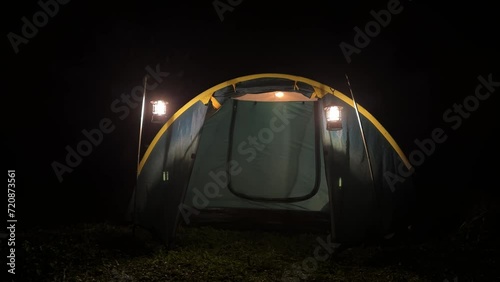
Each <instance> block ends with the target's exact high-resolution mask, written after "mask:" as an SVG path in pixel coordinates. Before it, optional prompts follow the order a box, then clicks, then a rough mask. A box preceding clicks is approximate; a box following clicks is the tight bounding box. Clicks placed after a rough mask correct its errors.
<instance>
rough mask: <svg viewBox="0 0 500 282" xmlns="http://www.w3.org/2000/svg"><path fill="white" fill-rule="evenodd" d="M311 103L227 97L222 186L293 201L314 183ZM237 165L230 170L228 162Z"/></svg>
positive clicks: (315, 137) (316, 161)
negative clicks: (224, 182) (228, 118)
mask: <svg viewBox="0 0 500 282" xmlns="http://www.w3.org/2000/svg"><path fill="white" fill-rule="evenodd" d="M317 111H318V106H317V103H314V102H250V101H238V100H233V104H232V114H231V122H230V128H229V136H228V141H229V142H228V143H229V144H228V153H227V164H228V165H227V175H228V177H229V181H228V189H229V191H231V193H233V194H234V195H236V196H238V197H240V198H244V199H247V200H253V201H267V202H297V201H303V200H307V199H309V198H311V197H313V196H314V195H315V194H316V193H317V192H318V188H319V185H320V178H321V163H320V159H321V156H320V145H319V142H320V140H319V139H320V138H319V130H318V128H317V127H318V124H319V122H318V121H317V120H316V119H317V114H316V112H317ZM234 165H237V166H238V167H239V168H240V169H239V170H238V171H236V172H237V173H235V172H234V171H231V166H234Z"/></svg>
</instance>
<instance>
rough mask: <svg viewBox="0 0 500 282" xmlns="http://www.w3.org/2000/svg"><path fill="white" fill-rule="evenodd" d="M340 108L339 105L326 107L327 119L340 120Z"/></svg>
mask: <svg viewBox="0 0 500 282" xmlns="http://www.w3.org/2000/svg"><path fill="white" fill-rule="evenodd" d="M340 118H341V117H340V108H339V107H338V106H331V107H328V108H326V120H327V121H340Z"/></svg>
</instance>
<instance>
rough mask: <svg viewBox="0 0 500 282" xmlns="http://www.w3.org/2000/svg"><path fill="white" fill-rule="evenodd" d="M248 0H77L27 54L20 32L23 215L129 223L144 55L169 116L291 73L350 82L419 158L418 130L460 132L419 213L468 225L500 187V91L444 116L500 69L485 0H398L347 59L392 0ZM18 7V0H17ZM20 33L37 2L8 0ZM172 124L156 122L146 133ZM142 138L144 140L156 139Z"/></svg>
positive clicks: (424, 191)
mask: <svg viewBox="0 0 500 282" xmlns="http://www.w3.org/2000/svg"><path fill="white" fill-rule="evenodd" d="M269 2H271V1H261V0H259V1H258V0H245V1H243V2H242V3H241V4H240V5H238V6H236V7H234V10H233V11H231V12H225V13H224V20H223V21H221V20H220V19H219V17H218V15H217V13H216V11H215V9H214V7H213V3H212V1H176V2H170V1H116V2H114V3H109V2H103V1H101V2H98V1H78V0H73V1H71V2H69V3H68V4H65V5H60V10H59V12H58V13H57V14H56V15H55V16H54V17H53V18H51V19H50V20H49V22H48V24H47V25H45V26H44V27H42V28H40V29H39V31H38V33H37V34H36V36H35V37H33V38H32V39H30V40H29V43H27V44H21V45H20V46H19V53H18V54H15V53H14V51H13V49H12V46H11V44H10V43H9V40H8V38H7V36H5V37H4V47H6V48H4V49H3V50H4V51H3V53H4V54H5V55H6V59H5V61H6V62H7V63H6V64H4V74H5V75H6V82H7V85H10V86H9V87H8V88H7V89H8V90H6V91H5V92H4V93H3V94H4V98H5V102H4V109H5V113H8V115H7V120H6V124H7V128H6V129H5V130H6V131H5V133H4V134H5V135H6V136H7V140H8V143H7V144H6V145H4V146H5V147H4V150H5V152H6V153H5V154H6V155H7V157H6V158H5V161H6V165H7V167H8V169H16V173H17V174H16V178H17V182H16V183H17V195H16V197H17V198H16V203H17V206H16V208H17V213H18V220H19V224H18V225H19V226H21V228H22V227H23V226H24V227H29V226H30V225H31V224H43V225H50V224H60V223H62V224H65V223H73V222H77V221H100V220H121V216H122V215H123V212H124V211H125V209H126V207H127V204H128V200H129V197H130V195H131V191H132V189H133V187H134V181H135V171H136V162H137V146H138V134H139V124H140V107H137V108H135V109H133V110H132V112H131V113H130V115H129V116H128V117H127V118H125V119H123V120H120V119H119V118H118V115H117V114H116V113H114V112H112V111H111V109H110V105H111V104H112V102H113V101H114V100H116V99H119V98H120V95H121V94H122V93H125V94H130V91H131V90H132V88H133V87H134V86H137V85H141V83H142V78H143V77H144V75H145V74H146V71H145V67H146V66H148V65H149V66H151V67H152V68H153V69H154V68H155V67H156V65H157V64H160V69H161V71H165V72H169V73H170V75H169V76H168V77H167V78H166V79H165V80H164V81H163V82H162V83H161V85H160V86H159V87H158V88H157V89H156V90H155V91H153V92H151V93H148V95H151V97H153V96H158V97H160V96H163V97H165V98H166V99H168V101H169V103H170V104H169V110H170V114H172V113H173V112H174V111H175V110H177V109H179V108H180V107H181V106H182V105H183V104H184V103H186V102H187V101H189V100H190V99H192V98H193V97H194V96H196V95H197V94H199V93H201V92H202V91H203V90H205V89H207V88H209V87H211V86H213V85H216V84H218V83H220V82H223V81H226V80H228V79H232V78H236V77H239V76H242V75H248V74H254V73H268V72H279V73H288V74H293V75H299V76H303V77H307V78H310V79H313V80H316V81H319V82H321V83H324V84H327V85H330V86H332V87H334V88H336V89H339V90H340V91H342V92H344V93H345V94H348V93H349V92H348V88H347V86H346V81H345V77H344V75H345V74H346V73H347V74H348V75H349V77H350V80H351V84H352V87H353V91H354V93H355V95H356V100H357V102H359V103H360V104H361V105H362V106H363V107H365V108H366V109H367V110H368V111H370V112H371V113H372V114H373V115H374V116H375V117H376V118H377V119H378V120H379V121H380V122H381V123H382V124H383V125H384V126H385V128H386V129H387V130H388V131H389V132H390V133H391V135H392V136H393V137H394V138H395V140H396V141H397V142H398V143H399V145H400V146H401V148H402V149H403V151H404V152H405V153H406V154H409V153H411V152H412V151H414V150H416V149H417V147H416V145H415V143H414V140H415V139H419V140H422V139H425V138H429V137H431V131H432V130H433V129H434V128H437V127H440V128H443V129H444V130H445V132H446V134H447V136H448V139H447V140H446V141H445V142H444V143H442V144H438V145H437V147H436V150H435V153H433V154H432V155H430V156H429V157H427V158H426V159H425V162H424V163H423V164H422V165H421V166H418V167H417V170H416V174H415V176H416V179H417V183H418V184H419V186H418V190H417V191H418V193H417V195H418V202H419V212H418V213H419V214H420V215H423V216H422V217H421V218H420V220H421V221H427V222H428V226H431V227H436V228H438V229H439V228H442V226H445V225H447V224H455V223H456V222H455V221H457V220H459V219H460V217H461V216H463V215H464V213H466V211H467V210H468V209H469V208H470V207H471V206H472V205H474V203H475V202H474V201H475V200H477V199H478V197H480V196H481V195H483V196H484V197H486V198H488V199H493V197H494V196H498V193H496V188H495V187H497V186H498V185H497V184H496V183H495V182H496V181H497V174H498V171H497V168H498V147H497V146H498V141H497V139H496V136H497V130H498V117H496V114H497V111H496V110H497V108H496V104H497V103H498V97H497V96H498V93H500V90H498V89H499V88H497V91H496V92H494V93H492V95H491V96H490V97H489V98H488V99H487V100H486V101H484V102H481V104H480V106H479V108H478V109H477V110H476V111H474V112H472V113H471V115H470V117H469V118H468V119H464V120H463V124H462V125H461V126H460V127H459V128H458V129H457V130H452V129H451V127H450V125H451V124H450V123H446V122H444V121H443V117H442V116H443V113H444V112H445V111H446V110H447V109H448V108H450V107H452V106H453V104H454V103H458V104H460V103H462V102H463V100H464V98H465V97H467V96H469V95H473V94H474V91H475V88H476V86H477V85H478V83H479V82H478V80H477V77H478V76H479V75H482V76H483V77H487V76H488V75H489V74H492V76H493V80H495V81H500V72H499V69H498V50H499V48H498V47H499V44H498V37H499V36H498V27H499V25H498V21H497V20H496V18H498V17H497V15H496V13H495V9H494V8H493V7H492V5H488V4H487V1H474V2H471V3H467V4H465V2H464V4H461V2H453V4H436V3H429V2H424V1H417V0H413V1H408V0H406V1H401V6H402V7H403V10H402V12H401V13H399V14H397V15H393V16H392V18H391V22H390V23H389V25H388V26H387V27H383V28H382V29H381V31H380V33H379V34H378V35H377V36H375V37H374V38H372V39H371V42H370V43H369V45H368V46H367V47H365V48H363V49H362V50H361V52H360V53H359V54H353V55H352V62H351V63H350V64H348V63H347V62H346V59H345V58H344V56H343V54H342V51H341V49H340V48H339V44H340V43H341V42H346V43H348V44H351V45H353V44H354V43H353V38H354V35H355V32H354V30H353V28H354V27H356V26H357V27H360V28H361V29H363V28H364V27H365V25H366V24H367V23H368V22H369V21H371V20H373V18H372V16H371V15H370V11H371V10H375V11H379V10H381V9H386V8H387V3H388V1H364V2H360V1H323V2H321V1H317V2H316V1H296V2H293V1H283V2H277V1H272V4H271V3H269ZM4 5H7V4H4ZM8 5H9V6H11V7H9V8H6V9H5V10H4V13H3V16H4V18H5V19H7V20H6V22H5V24H4V26H5V27H6V28H7V30H6V31H5V32H4V34H5V35H7V34H8V33H9V32H14V33H16V34H18V35H21V27H22V25H23V23H22V21H21V17H23V16H26V17H28V18H29V19H31V17H32V16H33V14H34V13H35V12H36V11H38V10H40V7H39V5H38V4H37V3H36V2H35V1H32V2H24V3H23V2H18V3H17V4H16V5H17V6H13V5H14V4H13V3H9V4H8ZM103 118H110V119H111V120H112V121H113V124H114V125H115V126H116V129H115V130H114V131H113V132H112V133H109V134H105V135H104V140H103V142H102V143H101V144H100V145H99V146H97V147H94V148H93V150H92V153H91V154H90V155H89V156H87V157H84V158H83V161H82V163H81V164H80V165H79V166H77V167H76V168H74V171H73V172H72V173H66V174H64V175H63V177H64V180H63V182H62V183H60V182H59V181H58V179H57V177H56V175H55V173H54V171H53V169H52V167H51V164H52V163H53V162H54V161H58V162H60V163H63V164H64V159H65V156H66V153H67V152H66V150H65V147H66V146H68V145H69V146H71V147H72V148H75V147H76V145H77V144H78V142H80V141H81V140H84V139H85V137H84V136H83V135H82V133H81V131H82V130H83V129H86V130H90V129H93V128H97V127H98V126H99V122H100V121H101V120H102V119H103ZM159 128H160V125H158V124H151V123H149V121H148V119H146V121H145V123H144V136H143V138H144V139H143V144H148V143H149V142H151V140H152V139H153V137H154V135H155V133H156V132H157V131H158V130H159ZM144 150H145V148H143V151H144Z"/></svg>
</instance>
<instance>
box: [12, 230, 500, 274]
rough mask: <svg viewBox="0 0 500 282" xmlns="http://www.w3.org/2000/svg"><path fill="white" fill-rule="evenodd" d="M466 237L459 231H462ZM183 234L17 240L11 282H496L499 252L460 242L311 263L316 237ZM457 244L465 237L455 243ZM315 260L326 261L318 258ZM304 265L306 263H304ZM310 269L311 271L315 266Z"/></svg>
mask: <svg viewBox="0 0 500 282" xmlns="http://www.w3.org/2000/svg"><path fill="white" fill-rule="evenodd" d="M464 230H465V229H464ZM326 235H327V234H295V235H291V234H279V233H271V232H258V231H231V230H219V229H215V228H209V227H197V228H193V227H190V228H182V229H181V230H179V232H178V241H177V244H176V246H175V247H174V248H173V249H171V250H168V249H167V248H166V247H165V246H163V245H162V244H160V243H159V242H157V241H155V240H154V239H153V238H152V237H151V236H150V234H149V233H148V232H146V231H144V230H140V229H138V230H137V231H136V233H135V234H134V233H133V232H132V229H131V227H130V226H123V225H114V224H110V223H94V224H75V225H73V226H65V227H60V228H49V229H37V230H32V231H30V232H25V233H20V234H19V236H18V239H17V240H18V241H17V242H18V245H17V249H16V252H17V254H16V257H17V261H16V281H106V282H108V281H303V280H305V281H384V282H386V281H440V282H442V281H450V282H451V281H460V282H461V281H495V280H496V281H499V280H498V279H499V278H500V274H499V272H498V270H496V269H495V265H496V263H498V248H495V247H491V246H478V245H472V244H465V243H464V241H463V240H446V241H439V242H432V243H419V244H416V243H415V244H409V243H404V242H403V243H401V242H400V243H395V244H380V243H374V244H371V245H359V246H351V247H347V248H344V249H342V250H340V251H338V252H335V253H333V254H332V255H330V256H329V257H328V260H326V261H323V262H320V261H316V260H313V259H312V258H311V257H313V256H314V250H315V248H316V247H317V246H319V244H318V242H317V241H316V239H317V237H318V236H319V237H321V238H323V239H325V238H326ZM455 238H462V239H464V238H465V236H462V237H455ZM319 254H320V255H324V254H326V252H323V251H321V252H320V253H319ZM308 258H309V259H308ZM316 263H317V264H316Z"/></svg>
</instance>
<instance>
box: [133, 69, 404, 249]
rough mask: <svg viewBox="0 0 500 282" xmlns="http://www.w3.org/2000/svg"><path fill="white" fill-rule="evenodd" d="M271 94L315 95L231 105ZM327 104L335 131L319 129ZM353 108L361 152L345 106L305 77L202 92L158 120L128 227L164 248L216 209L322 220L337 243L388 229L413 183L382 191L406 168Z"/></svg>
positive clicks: (392, 145) (379, 131)
mask: <svg viewBox="0 0 500 282" xmlns="http://www.w3.org/2000/svg"><path fill="white" fill-rule="evenodd" d="M272 91H289V92H297V93H301V94H302V95H304V96H305V97H307V98H314V97H315V98H318V99H317V101H287V102H261V101H259V102H257V101H243V100H237V99H236V98H237V97H241V96H242V95H248V94H252V95H259V93H268V92H272ZM213 99H216V101H213ZM331 104H335V105H339V106H342V107H343V119H342V126H343V128H342V129H341V130H338V131H328V130H326V120H325V118H324V114H323V108H324V107H325V106H327V105H331ZM358 108H359V112H360V118H361V122H362V125H363V131H364V135H365V137H366V141H367V148H365V147H364V143H363V140H362V136H361V129H360V126H359V123H358V116H357V115H356V111H355V109H354V107H353V102H352V100H351V99H349V98H348V97H347V96H345V95H344V94H342V93H340V92H338V91H337V90H334V89H333V88H331V87H328V86H326V85H323V84H320V83H318V82H315V81H312V80H310V79H306V78H301V77H297V76H291V75H285V74H261V75H251V76H246V77H241V78H236V79H233V80H230V81H227V82H224V83H221V84H219V85H216V86H214V87H212V88H210V89H208V90H207V91H205V92H203V93H201V94H200V95H198V96H197V97H195V98H194V99H193V100H192V101H190V102H189V103H187V104H186V105H185V106H184V107H183V108H181V109H180V110H179V111H178V112H176V113H175V114H174V115H173V116H172V118H171V119H170V120H169V121H167V122H166V124H165V125H164V126H163V127H162V129H161V130H160V131H159V133H158V134H157V136H156V137H155V139H154V140H153V142H152V144H151V146H150V147H149V148H148V151H147V152H146V153H145V155H144V158H143V159H142V161H141V164H140V167H139V172H138V183H137V187H136V191H135V194H134V205H133V206H134V223H136V224H138V225H141V226H144V227H146V228H148V229H151V230H152V231H154V232H155V233H156V234H158V235H159V236H160V237H161V239H162V240H164V241H165V242H167V243H172V242H173V240H174V239H175V232H176V228H177V226H178V225H179V224H182V223H186V224H188V223H189V222H190V217H191V218H195V217H196V215H197V214H199V213H200V211H205V210H206V211H209V210H221V209H229V210H230V209H239V210H245V211H252V210H255V211H260V212H265V211H269V212H271V211H284V212H286V211H290V212H291V211H293V212H302V213H320V214H324V215H325V216H328V217H329V218H330V223H331V231H332V233H333V235H334V236H333V237H334V238H335V240H337V241H339V242H347V241H359V240H362V239H363V238H366V236H369V235H373V234H378V235H380V234H385V233H386V232H389V231H390V230H391V227H392V226H393V224H394V222H395V221H397V219H398V217H402V216H404V212H405V211H406V210H405V209H401V207H406V206H407V205H406V204H407V203H409V202H410V199H411V197H410V196H411V191H412V189H413V187H412V182H411V181H404V182H400V183H398V185H397V187H392V186H391V185H390V184H389V183H387V181H386V179H385V177H384V175H385V173H387V172H392V173H394V174H397V171H398V168H399V167H406V169H411V165H410V164H409V162H408V160H407V158H406V157H405V155H404V154H403V153H402V151H401V149H400V148H399V146H398V145H397V143H396V142H395V141H394V139H393V138H392V137H391V136H390V134H389V133H388V132H387V131H386V130H385V129H384V128H383V127H382V125H381V124H380V123H378V121H377V120H376V119H375V118H374V117H373V116H372V115H371V114H369V113H368V111H366V109H364V108H363V107H361V106H359V105H358ZM366 149H367V150H366ZM366 151H368V153H369V154H370V155H369V156H370V158H368V157H367V155H366ZM369 159H370V161H371V163H368V160H369ZM370 164H371V168H372V172H373V179H372V177H371V174H370ZM409 195H410V196H409ZM402 211H403V212H402Z"/></svg>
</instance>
